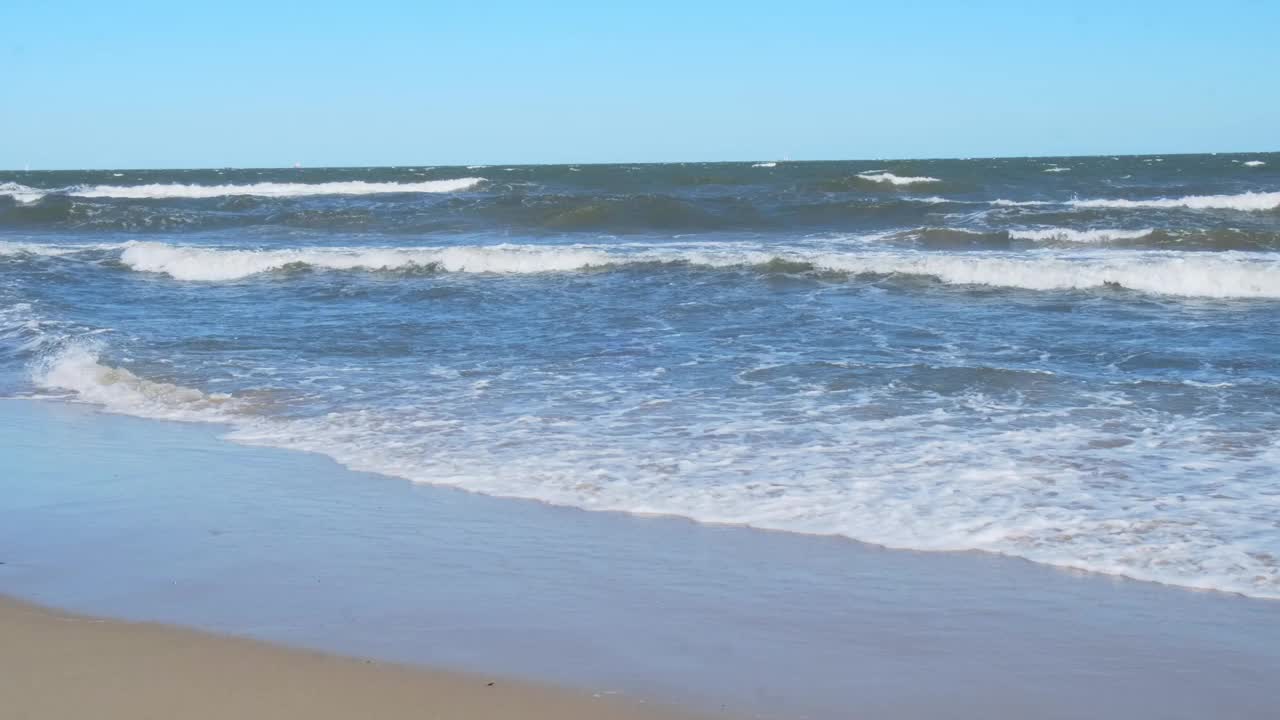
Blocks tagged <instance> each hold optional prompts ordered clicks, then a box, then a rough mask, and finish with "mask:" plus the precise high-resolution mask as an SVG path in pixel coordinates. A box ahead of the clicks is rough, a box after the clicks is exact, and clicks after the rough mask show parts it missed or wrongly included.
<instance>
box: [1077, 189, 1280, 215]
mask: <svg viewBox="0 0 1280 720" xmlns="http://www.w3.org/2000/svg"><path fill="white" fill-rule="evenodd" d="M1067 204H1068V205H1072V206H1075V207H1082V208H1188V209H1191V210H1244V211H1259V210H1274V209H1276V208H1280V192H1246V193H1240V194H1239V195H1188V196H1186V197H1180V198H1156V199H1154V200H1108V199H1105V198H1103V199H1096V200H1070V201H1068V203H1067Z"/></svg>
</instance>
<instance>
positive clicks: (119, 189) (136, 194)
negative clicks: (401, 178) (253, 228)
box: [0, 177, 485, 203]
mask: <svg viewBox="0 0 1280 720" xmlns="http://www.w3.org/2000/svg"><path fill="white" fill-rule="evenodd" d="M484 181H485V180H484V178H480V177H465V178H457V179H453V180H425V181H423V182H416V183H399V182H364V181H362V180H354V181H350V182H325V183H278V182H265V183H253V184H249V185H183V184H179V183H157V184H151V185H91V186H77V187H70V188H59V189H53V190H50V189H41V188H32V187H27V186H25V185H19V184H17V183H4V184H0V195H9V196H11V197H13V198H14V199H15V200H17V201H18V202H22V203H30V202H35V201H37V200H39V199H41V198H43V197H44V196H46V195H54V194H56V195H65V196H68V197H78V198H121V199H129V200H160V199H183V198H187V199H202V198H222V197H235V196H255V197H276V198H290V197H307V196H312V195H382V194H392V193H448V192H458V191H461V190H467V189H470V188H473V187H475V186H476V185H479V184H480V183H482V182H484Z"/></svg>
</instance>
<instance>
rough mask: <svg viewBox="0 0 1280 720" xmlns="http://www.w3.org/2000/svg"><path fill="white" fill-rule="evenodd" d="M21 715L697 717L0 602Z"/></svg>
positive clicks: (7, 673)
mask: <svg viewBox="0 0 1280 720" xmlns="http://www.w3.org/2000/svg"><path fill="white" fill-rule="evenodd" d="M0 698H3V699H4V700H3V704H4V713H3V714H4V717H6V718H8V719H9V720H47V719H50V718H74V717H95V718H101V719H102V720H115V719H117V718H119V720H144V719H147V718H155V719H157V720H160V719H169V718H185V719H186V720H202V719H204V718H209V719H210V720H212V719H213V718H273V719H274V720H292V719H293V718H297V719H299V720H302V719H304V718H305V719H306V720H326V719H328V718H333V719H334V720H337V719H339V718H342V719H349V718H354V717H376V718H386V719H388V720H394V719H396V718H415V719H421V718H440V719H442V720H443V719H445V718H467V719H468V720H485V719H487V718H494V719H496V718H514V717H520V718H557V719H558V720H574V719H575V718H580V719H583V720H585V719H586V718H592V719H609V718H616V719H617V720H661V719H675V718H686V717H691V716H689V715H683V714H678V713H676V712H674V711H671V710H664V709H659V708H656V707H644V706H642V704H641V703H638V702H630V703H629V702H626V701H623V700H619V699H617V698H611V697H592V696H591V695H588V694H585V693H573V692H568V691H561V690H556V689H551V688H545V687H539V686H536V685H531V684H528V683H520V682H514V681H511V680H507V679H493V678H486V677H483V676H476V675H468V674H461V673H451V672H444V671H429V670H424V669H419V668H409V667H405V666H400V665H394V664H389V663H381V662H373V661H368V660H359V659H353V658H344V657H339V656H335V655H328V654H324V653H319V652H311V651H305V650H295V649H289V648H283V647H278V646H274V645H269V644H266V643H261V642H257V641H253V640H246V639H241V638H233V637H224V636H218V635H211V634H206V633H201V632H196V631H192V630H184V629H179V628H173V627H167V626H163V625H156V624H148V623H132V622H122V621H113V620H104V619H100V618H93V617H87V616H83V615H75V614H71V613H66V612H61V611H57V610H51V609H47V608H41V607H37V606H34V605H29V604H25V603H20V602H17V601H14V600H11V599H8V598H0Z"/></svg>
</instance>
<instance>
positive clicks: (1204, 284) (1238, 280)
mask: <svg viewBox="0 0 1280 720" xmlns="http://www.w3.org/2000/svg"><path fill="white" fill-rule="evenodd" d="M1027 232H1028V233H1033V232H1037V231H1027ZM1043 232H1047V233H1055V234H1057V235H1062V234H1063V233H1067V234H1068V236H1069V234H1070V233H1072V232H1076V233H1078V235H1077V237H1080V238H1088V237H1089V235H1088V233H1089V232H1098V233H1102V232H1111V231H1069V230H1057V229H1054V230H1049V231H1043ZM1114 232H1121V231H1114ZM1131 232H1132V233H1136V232H1138V231H1131ZM1046 237H1052V236H1049V235H1046ZM1080 241H1081V242H1088V240H1080ZM120 259H121V262H123V263H124V264H125V265H127V266H129V267H130V268H132V269H134V270H138V271H143V272H154V273H163V274H167V275H169V276H171V277H173V278H175V279H178V280H187V281H203V282H217V281H230V280H239V279H243V278H246V277H249V276H252V275H256V274H260V273H265V272H272V271H278V270H283V269H287V268H290V267H310V268H317V269H328V270H367V271H389V270H405V269H411V268H415V267H417V268H426V269H430V270H437V271H441V272H461V273H493V274H526V273H544V272H570V271H579V270H587V269H593V268H608V267H621V266H636V265H641V264H659V265H684V266H689V267H704V268H734V267H737V268H747V269H756V270H760V271H763V272H776V271H777V270H778V268H784V269H786V271H788V272H796V271H808V270H812V271H819V272H839V273H849V274H855V275H864V274H865V275H914V276H924V277H932V278H935V279H937V280H939V281H941V282H944V283H948V284H953V285H987V286H992V287H1005V288H1022V289H1028V290H1086V289H1095V288H1103V287H1117V286H1119V287H1124V288H1128V289H1131V290H1137V291H1141V292H1148V293H1155V294H1162V295H1176V296H1185V297H1210V298H1280V260H1278V259H1276V257H1275V255H1274V254H1269V253H1245V252H1223V253H1216V254H1213V255H1206V254H1203V253H1178V252H1159V253H1157V252H1125V253H1120V252H1116V251H1108V252H1107V253H1105V254H1102V253H1097V252H1095V253H1090V254H1064V253H1061V252H1051V251H1046V250H1040V251H1035V252H1032V253H1020V254H1004V253H985V252H984V253H978V252H973V253H945V252H909V253H902V252H897V253H888V252H876V251H865V252H845V253H841V252H820V251H813V250H803V249H794V250H790V251H785V252H774V251H767V250H743V249H734V250H722V249H717V248H714V247H705V248H694V249H685V250H663V249H657V248H653V249H649V248H646V249H642V250H638V251H636V250H632V251H626V252H620V251H611V250H608V249H605V248H601V247H590V246H580V245H579V246H558V247H557V246H537V245H494V246H454V247H441V248H426V247H420V248H298V249H291V250H228V249H217V248H201V247H177V246H172V245H166V244H163V243H130V244H129V245H128V246H126V247H125V249H124V252H123V253H122V255H121V258H120Z"/></svg>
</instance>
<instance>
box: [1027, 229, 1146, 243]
mask: <svg viewBox="0 0 1280 720" xmlns="http://www.w3.org/2000/svg"><path fill="white" fill-rule="evenodd" d="M1153 232H1155V228H1143V229H1141V230H1110V229H1091V230H1074V229H1072V228H1052V227H1051V228H1027V229H1019V230H1010V231H1009V237H1011V238H1015V239H1017V240H1034V241H1036V242H1064V243H1105V242H1114V241H1116V240H1137V239H1138V238H1141V237H1146V236H1147V235H1150V234H1151V233H1153Z"/></svg>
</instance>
